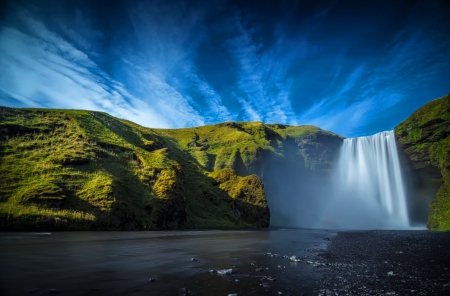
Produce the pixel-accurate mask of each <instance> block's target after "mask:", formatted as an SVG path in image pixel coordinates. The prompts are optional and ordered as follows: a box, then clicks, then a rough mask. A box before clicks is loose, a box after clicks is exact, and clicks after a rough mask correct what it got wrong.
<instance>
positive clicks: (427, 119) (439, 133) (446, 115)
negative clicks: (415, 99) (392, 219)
mask: <svg viewBox="0 0 450 296" xmlns="http://www.w3.org/2000/svg"><path fill="white" fill-rule="evenodd" d="M395 132H396V135H397V137H398V139H399V143H400V144H401V145H402V146H403V147H404V149H405V151H406V152H407V153H409V155H413V161H418V162H421V163H422V164H421V167H423V163H424V162H425V163H427V165H428V166H431V167H435V168H437V169H438V170H439V171H440V172H441V175H442V181H443V182H442V185H441V186H440V188H439V190H438V191H437V194H436V198H435V199H434V201H433V202H432V203H431V205H430V215H429V220H428V227H429V228H430V229H433V230H450V178H449V168H450V138H449V135H450V96H449V95H446V96H444V97H442V98H440V99H437V100H434V101H431V102H429V103H427V104H425V105H424V106H423V107H421V108H419V109H418V110H417V111H416V112H414V113H413V114H412V115H411V116H410V117H408V118H407V119H406V120H405V121H403V122H402V123H401V124H399V125H398V126H397V127H396V128H395Z"/></svg>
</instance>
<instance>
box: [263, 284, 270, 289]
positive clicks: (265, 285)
mask: <svg viewBox="0 0 450 296" xmlns="http://www.w3.org/2000/svg"><path fill="white" fill-rule="evenodd" d="M261 286H262V287H263V288H265V289H267V288H270V285H269V284H261Z"/></svg>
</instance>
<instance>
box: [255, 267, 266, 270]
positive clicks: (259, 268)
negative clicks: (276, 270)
mask: <svg viewBox="0 0 450 296" xmlns="http://www.w3.org/2000/svg"><path fill="white" fill-rule="evenodd" d="M255 271H264V268H261V267H258V268H256V269H255Z"/></svg>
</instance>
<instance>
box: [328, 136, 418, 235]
mask: <svg viewBox="0 0 450 296" xmlns="http://www.w3.org/2000/svg"><path fill="white" fill-rule="evenodd" d="M334 173H335V174H334V182H335V186H334V188H336V191H335V192H334V194H333V195H334V196H335V199H334V203H332V207H331V208H330V209H329V213H328V219H331V220H332V221H334V222H335V223H337V225H339V226H340V227H343V228H359V229H375V228H381V229H404V228H409V219H408V213H407V208H406V196H405V195H406V191H405V185H404V181H403V177H402V172H401V168H400V161H399V157H398V152H397V146H396V141H395V136H394V132H393V131H386V132H381V133H378V134H375V135H373V136H369V137H360V138H352V139H346V140H344V143H343V146H342V148H341V151H340V156H339V160H338V162H337V166H336V168H335V170H334Z"/></svg>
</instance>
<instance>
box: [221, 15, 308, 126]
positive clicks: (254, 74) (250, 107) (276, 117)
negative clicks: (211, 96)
mask: <svg viewBox="0 0 450 296" xmlns="http://www.w3.org/2000/svg"><path fill="white" fill-rule="evenodd" d="M227 26H229V27H230V29H231V32H230V34H232V35H233V37H231V38H229V39H228V40H227V41H226V45H227V47H228V49H229V50H230V52H231V53H232V54H233V56H234V57H235V59H236V60H237V62H238V64H239V67H240V69H239V70H240V71H239V74H238V75H239V80H238V87H239V90H240V93H241V95H240V96H239V102H240V103H241V104H242V110H243V111H244V112H245V116H244V119H246V120H262V121H264V122H268V123H271V122H279V123H288V124H296V116H295V112H294V111H293V109H292V106H291V101H290V98H289V95H290V88H291V84H292V80H290V79H289V77H287V71H288V69H289V65H290V63H291V62H292V61H293V60H294V59H295V58H299V57H300V56H301V49H302V44H301V43H302V42H301V41H299V40H296V41H295V42H292V41H291V40H288V39H287V38H285V36H283V35H282V33H281V31H277V33H276V35H277V36H274V37H275V38H276V42H275V43H274V44H271V45H269V46H268V45H266V44H263V43H260V42H256V41H255V40H254V39H255V38H254V36H253V30H252V29H250V28H247V27H246V25H245V23H244V21H243V20H242V18H241V14H240V13H236V15H235V16H234V17H233V18H231V19H230V20H229V23H227Z"/></svg>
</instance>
